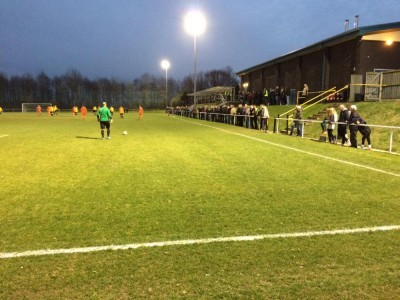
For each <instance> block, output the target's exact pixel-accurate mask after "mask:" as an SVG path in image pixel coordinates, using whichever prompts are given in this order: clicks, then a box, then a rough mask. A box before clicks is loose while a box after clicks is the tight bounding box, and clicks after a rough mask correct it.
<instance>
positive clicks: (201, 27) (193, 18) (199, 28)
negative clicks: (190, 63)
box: [184, 11, 206, 105]
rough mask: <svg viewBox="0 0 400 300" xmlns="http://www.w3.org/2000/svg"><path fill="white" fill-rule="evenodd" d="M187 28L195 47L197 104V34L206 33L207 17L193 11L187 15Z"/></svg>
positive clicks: (195, 100)
mask: <svg viewBox="0 0 400 300" xmlns="http://www.w3.org/2000/svg"><path fill="white" fill-rule="evenodd" d="M184 25H185V30H186V32H187V33H189V34H191V35H193V46H194V47H193V48H194V75H193V77H194V78H193V84H194V91H193V94H194V105H197V95H196V92H197V69H196V67H197V66H196V64H197V46H196V39H197V36H198V35H200V34H202V33H204V31H205V30H206V19H205V18H204V15H203V14H202V13H201V12H199V11H191V12H189V13H188V14H187V15H186V17H185V24H184Z"/></svg>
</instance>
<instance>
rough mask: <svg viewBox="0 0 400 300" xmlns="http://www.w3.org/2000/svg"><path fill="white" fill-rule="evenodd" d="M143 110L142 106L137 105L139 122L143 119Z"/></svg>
mask: <svg viewBox="0 0 400 300" xmlns="http://www.w3.org/2000/svg"><path fill="white" fill-rule="evenodd" d="M143 113H144V109H143V107H142V106H140V105H139V121H140V120H141V119H143Z"/></svg>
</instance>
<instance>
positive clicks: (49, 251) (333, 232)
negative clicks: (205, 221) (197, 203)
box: [0, 225, 400, 259]
mask: <svg viewBox="0 0 400 300" xmlns="http://www.w3.org/2000/svg"><path fill="white" fill-rule="evenodd" d="M393 230H400V225H389V226H376V227H363V228H354V229H337V230H326V231H306V232H294V233H278V234H261V235H250V236H231V237H219V238H205V239H192V240H176V241H164V242H152V243H137V244H125V245H108V246H95V247H82V248H67V249H43V250H33V251H24V252H8V253H7V252H5V253H0V259H5V258H17V257H29V256H44V255H56V254H76V253H89V252H99V251H107V250H128V249H139V248H151V247H166V246H179V245H194V244H210V243H222V242H243V241H256V240H265V239H278V238H282V239H283V238H301V237H313V236H324V235H343V234H356V233H366V232H376V231H393Z"/></svg>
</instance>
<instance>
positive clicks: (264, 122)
mask: <svg viewBox="0 0 400 300" xmlns="http://www.w3.org/2000/svg"><path fill="white" fill-rule="evenodd" d="M268 118H269V112H268V108H267V107H266V106H265V105H264V104H261V106H260V130H262V131H264V132H268Z"/></svg>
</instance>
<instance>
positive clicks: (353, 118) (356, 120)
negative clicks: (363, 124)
mask: <svg viewBox="0 0 400 300" xmlns="http://www.w3.org/2000/svg"><path fill="white" fill-rule="evenodd" d="M360 118H361V117H360V115H359V114H358V112H357V106H355V105H351V106H350V117H349V130H350V143H351V147H354V148H357V131H358V126H357V125H358V124H360Z"/></svg>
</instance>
